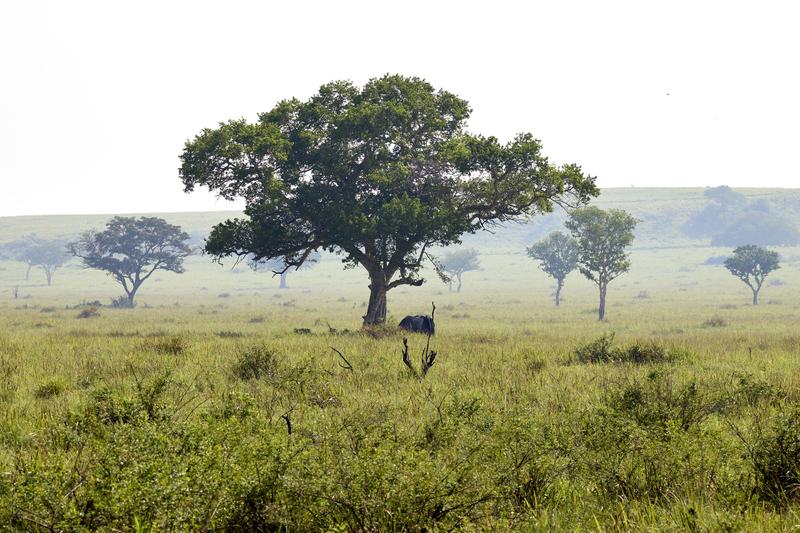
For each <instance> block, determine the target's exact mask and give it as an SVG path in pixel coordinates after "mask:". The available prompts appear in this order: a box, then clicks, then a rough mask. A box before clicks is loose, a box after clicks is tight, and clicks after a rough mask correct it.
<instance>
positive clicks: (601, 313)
mask: <svg viewBox="0 0 800 533" xmlns="http://www.w3.org/2000/svg"><path fill="white" fill-rule="evenodd" d="M607 289H608V285H606V284H605V283H604V284H601V285H600V309H599V311H598V315H599V318H598V320H605V319H606V290H607Z"/></svg>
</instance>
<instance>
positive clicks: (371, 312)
mask: <svg viewBox="0 0 800 533" xmlns="http://www.w3.org/2000/svg"><path fill="white" fill-rule="evenodd" d="M387 292H388V289H387V288H386V280H385V277H384V275H383V273H380V274H376V275H374V276H370V284H369V304H368V305H367V314H366V315H364V326H377V325H379V324H383V323H384V322H386V293H387Z"/></svg>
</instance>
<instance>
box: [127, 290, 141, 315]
mask: <svg viewBox="0 0 800 533" xmlns="http://www.w3.org/2000/svg"><path fill="white" fill-rule="evenodd" d="M139 287H141V285H134V286H133V288H132V289H131V290H130V291H128V307H130V308H131V309H133V306H134V305H136V304H135V302H134V298H136V291H138V290H139Z"/></svg>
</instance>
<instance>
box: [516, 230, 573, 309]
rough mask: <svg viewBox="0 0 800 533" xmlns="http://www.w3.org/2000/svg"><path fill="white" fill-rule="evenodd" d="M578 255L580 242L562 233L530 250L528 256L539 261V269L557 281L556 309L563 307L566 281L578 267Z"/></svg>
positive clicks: (548, 238)
mask: <svg viewBox="0 0 800 533" xmlns="http://www.w3.org/2000/svg"><path fill="white" fill-rule="evenodd" d="M578 255H579V248H578V241H576V240H575V239H573V238H572V237H570V236H569V235H566V234H564V233H562V232H560V231H554V232H552V233H551V234H550V235H548V236H547V237H545V238H544V239H542V240H541V241H539V242H537V243H535V244H534V245H533V246H531V247H530V248H528V256H529V257H531V258H532V259H535V260H537V261H539V268H541V269H542V270H544V271H545V273H547V274H548V275H549V276H551V277H552V278H554V279H555V280H556V307H558V306H559V305H561V289H562V288H564V280H565V279H566V277H567V275H568V274H569V273H570V272H572V271H573V270H575V268H577V266H578Z"/></svg>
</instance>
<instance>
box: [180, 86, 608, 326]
mask: <svg viewBox="0 0 800 533" xmlns="http://www.w3.org/2000/svg"><path fill="white" fill-rule="evenodd" d="M469 114H470V108H469V105H468V104H467V102H466V101H465V100H462V99H461V98H458V97H457V96H455V95H454V94H452V93H449V92H447V91H443V90H438V91H437V90H435V89H434V88H433V87H432V86H431V85H430V84H429V83H427V82H426V81H424V80H421V79H419V78H409V77H404V76H396V75H395V76H391V75H386V76H383V77H381V78H377V79H373V80H370V81H369V82H368V83H367V84H366V85H364V86H363V87H356V86H355V85H353V84H352V83H350V82H347V81H338V82H332V83H329V84H327V85H324V86H322V87H321V88H320V90H319V92H318V93H317V94H315V95H314V96H312V97H311V98H309V99H308V100H305V101H300V100H297V99H292V100H285V101H282V102H280V103H278V104H277V105H276V106H275V107H274V108H273V109H272V110H271V111H269V112H266V113H263V114H261V115H259V118H258V120H257V121H256V122H253V123H249V122H247V121H245V120H234V121H230V122H226V123H223V124H220V125H219V127H217V128H216V129H205V130H203V131H202V132H201V133H200V134H199V135H197V137H195V138H194V140H192V141H189V142H187V143H186V147H185V149H184V151H183V154H182V156H181V159H182V166H181V170H180V175H181V179H182V180H183V183H184V186H185V189H186V191H187V192H188V191H191V190H193V189H194V188H195V187H197V186H207V187H208V188H209V189H211V190H213V191H216V192H217V193H218V194H219V195H220V196H222V197H223V198H226V199H235V198H243V199H244V200H245V202H246V208H245V215H246V218H243V219H234V220H227V221H225V222H223V223H221V224H218V225H217V226H215V227H214V229H213V230H212V232H211V235H210V237H209V239H208V241H207V243H206V251H207V252H209V253H211V254H213V255H215V256H217V258H222V257H226V256H231V255H236V256H240V257H241V256H245V255H248V254H252V255H253V256H254V257H255V258H256V259H272V258H278V257H282V258H283V259H284V262H285V265H286V266H285V268H286V270H289V269H292V268H297V267H299V266H301V265H302V264H303V263H304V262H305V261H306V260H307V259H308V257H309V256H310V255H311V253H313V252H314V251H317V250H327V251H330V252H333V253H336V254H339V255H341V256H342V260H343V262H344V263H345V264H346V265H347V266H357V265H361V266H362V267H363V268H364V269H365V270H366V271H367V273H368V275H369V279H370V284H369V288H370V298H369V304H368V307H367V313H366V315H364V325H373V324H380V323H383V322H384V321H385V320H386V295H387V293H388V291H390V290H391V289H394V288H395V287H399V286H402V285H412V286H418V285H421V284H422V283H424V279H423V278H422V277H421V275H420V270H421V268H422V267H423V265H424V263H425V262H427V261H431V262H434V258H433V257H432V256H431V255H430V249H431V247H433V246H449V245H451V244H456V243H459V242H460V237H461V236H462V235H463V234H464V233H474V232H476V231H478V230H480V229H483V228H485V227H487V226H489V225H492V224H495V223H498V222H503V221H508V220H515V219H518V218H522V217H527V216H530V215H533V214H535V213H540V212H545V211H550V210H552V206H553V204H554V203H559V204H568V205H581V204H583V203H585V202H587V201H588V199H589V198H590V197H591V196H594V195H596V194H597V193H598V191H597V188H596V187H595V184H594V179H593V178H591V177H587V176H584V175H583V174H582V172H581V169H580V167H578V166H577V165H567V166H562V167H555V166H553V165H551V164H550V163H549V162H548V160H547V158H545V157H544V156H543V155H542V154H541V145H540V143H539V141H538V140H536V139H534V137H533V136H532V135H530V134H521V135H518V136H517V137H516V138H515V139H514V140H513V141H512V142H510V143H508V144H501V143H500V142H498V141H497V139H495V138H494V137H482V136H475V135H470V134H468V133H467V132H466V131H465V125H466V121H467V118H468V117H469ZM434 264H435V263H434Z"/></svg>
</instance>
